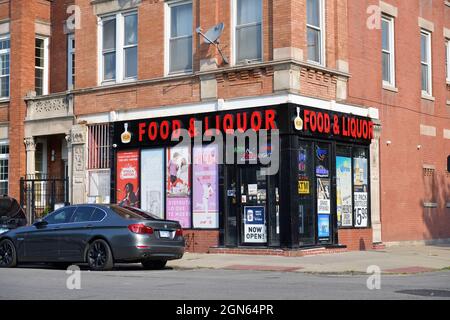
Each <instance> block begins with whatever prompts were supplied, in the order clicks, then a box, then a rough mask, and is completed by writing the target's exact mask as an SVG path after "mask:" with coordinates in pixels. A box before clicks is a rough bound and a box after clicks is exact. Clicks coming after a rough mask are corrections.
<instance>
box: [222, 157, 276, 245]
mask: <svg viewBox="0 0 450 320" xmlns="http://www.w3.org/2000/svg"><path fill="white" fill-rule="evenodd" d="M264 171H265V168H264V167H261V166H257V165H246V166H234V165H231V166H227V168H226V170H225V172H226V173H225V174H226V190H225V192H226V207H225V212H226V214H225V245H226V246H238V245H242V246H279V241H280V240H279V233H280V228H279V209H278V208H279V195H278V192H279V188H278V184H277V182H276V178H275V177H274V176H267V175H265V174H264Z"/></svg>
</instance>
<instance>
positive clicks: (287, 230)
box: [110, 103, 371, 248]
mask: <svg viewBox="0 0 450 320" xmlns="http://www.w3.org/2000/svg"><path fill="white" fill-rule="evenodd" d="M296 107H301V108H307V109H312V110H317V111H320V112H325V113H326V112H332V111H328V110H320V109H314V108H310V107H303V106H298V105H295V104H291V103H289V104H284V105H277V106H269V107H262V108H250V109H240V110H233V111H230V112H238V111H245V112H252V111H254V110H262V111H264V110H267V109H275V110H277V115H278V112H279V114H280V115H281V119H277V126H279V129H280V162H279V164H280V168H279V169H280V170H279V172H278V181H277V183H278V192H279V228H280V230H279V231H280V232H279V240H278V241H279V243H280V245H279V246H278V247H287V248H297V247H299V241H298V238H299V235H298V233H299V232H298V201H296V200H298V192H297V183H298V175H292V174H291V173H292V172H297V171H296V170H295V168H297V167H298V164H297V159H298V154H297V153H298V152H297V151H298V144H297V145H296V144H295V142H294V141H295V140H297V141H298V139H299V138H301V139H303V140H305V141H313V142H316V143H317V142H324V143H330V146H331V155H330V156H331V158H330V165H331V169H332V173H333V174H332V177H330V180H331V191H332V192H331V194H332V195H330V198H331V199H330V201H331V213H330V216H331V219H330V221H331V223H332V224H333V227H334V231H333V234H332V238H333V241H332V243H336V244H337V243H338V230H339V229H368V228H371V219H370V218H371V212H370V203H371V197H370V190H371V185H370V148H369V145H370V144H369V143H368V142H365V143H357V142H355V141H354V140H356V139H340V138H333V137H326V136H324V135H323V134H321V135H315V134H310V133H304V132H301V133H299V132H296V131H295V130H294V129H293V126H292V122H293V119H294V116H295V108H296ZM335 113H336V112H335ZM211 114H212V115H215V114H219V113H217V112H214V113H211ZM189 116H195V115H189ZM346 116H349V117H351V116H352V115H346ZM170 118H176V117H169V118H165V119H170ZM358 118H361V117H358ZM364 119H368V118H364ZM138 121H142V120H131V121H123V122H118V123H113V125H112V126H110V134H111V136H112V137H117V135H118V130H120V126H121V124H122V123H124V122H138ZM115 127H117V129H115ZM116 140H117V139H114V141H116ZM174 145H176V143H167V142H166V143H164V142H156V143H154V144H153V145H151V146H148V145H147V146H142V147H136V146H134V147H133V146H130V147H129V148H128V147H126V146H125V147H124V146H123V145H120V146H118V145H117V144H114V145H113V146H111V155H112V157H111V159H110V168H111V199H112V202H113V203H115V202H117V199H116V190H115V189H116V184H117V181H116V170H117V167H116V160H117V152H118V151H126V150H136V149H137V150H138V151H139V184H140V185H141V176H142V172H141V166H142V165H141V160H142V159H141V151H142V150H146V149H154V148H163V150H164V156H163V167H164V173H163V176H164V186H165V185H166V180H167V168H166V165H167V164H166V162H167V148H168V147H173V146H174ZM295 145H296V147H295ZM337 145H345V146H351V147H352V150H353V148H355V147H357V148H365V149H366V150H367V161H368V165H367V170H368V173H367V175H368V176H367V178H368V183H367V184H368V191H367V193H368V199H367V211H368V225H367V227H354V219H355V218H354V215H355V213H354V203H353V202H354V195H353V193H354V187H353V183H354V179H353V153H352V211H353V212H352V216H353V226H352V227H340V228H338V227H337V214H336V146H337ZM293 151H295V152H293ZM190 154H191V158H192V156H193V145H192V144H191V147H190ZM223 155H225V153H223ZM225 166H226V165H224V164H222V165H218V187H219V204H218V208H219V220H218V228H214V229H212V228H209V229H205V228H194V221H193V203H192V201H193V188H192V187H193V181H192V179H193V165H192V164H191V165H190V170H191V171H190V183H191V192H190V202H191V203H190V208H191V212H190V224H191V228H189V230H196V231H213V230H216V231H219V239H218V240H219V244H220V245H221V246H223V245H225V236H226V235H225V232H226V221H225V207H224V206H225V204H226V196H227V195H226V185H227V184H226V183H227V181H226V178H225V173H226V168H225ZM287 168H289V170H287ZM293 169H294V170H295V171H293ZM314 171H315V170H314ZM293 176H295V182H294V181H293V178H292V177H293ZM315 178H316V177H315ZM286 180H287V181H290V183H283V182H284V181H286ZM270 181H271V179H269V178H267V195H266V205H265V206H266V217H267V229H266V231H267V245H265V246H263V247H269V244H270V239H269V237H270V231H269V230H270V229H269V228H270V226H269V222H270V218H269V217H270V214H271V212H270V210H271V209H272V208H274V209H275V208H276V207H275V205H274V206H272V204H274V203H275V199H271V198H272V196H271V195H270V194H269V189H270V183H271V182H270ZM293 182H294V183H293ZM315 183H316V182H315ZM315 183H314V186H315ZM165 189H166V187H164V191H166V190H165ZM314 189H315V190H314V192H316V187H314ZM316 197H317V195H315V197H314V199H315V201H314V202H315V204H314V208H317V200H316ZM163 198H164V199H163V200H164V209H166V202H167V195H166V194H164V197H163ZM283 212H287V213H286V214H283ZM294 213H295V214H294ZM274 214H276V213H274ZM315 215H316V217H315V218H316V219H317V215H318V214H317V209H316V210H315ZM164 217H166V210H164ZM316 223H317V221H316ZM240 225H241V224H240V223H237V227H238V228H240ZM315 233H316V240H317V226H316V227H315ZM237 234H238V236H239V237H240V230H238V231H237ZM238 241H239V239H238ZM316 243H317V241H316ZM239 245H241V243H240V242H238V246H239ZM245 246H246V247H247V246H249V247H255V246H261V245H259V244H256V245H249V244H246V245H245Z"/></svg>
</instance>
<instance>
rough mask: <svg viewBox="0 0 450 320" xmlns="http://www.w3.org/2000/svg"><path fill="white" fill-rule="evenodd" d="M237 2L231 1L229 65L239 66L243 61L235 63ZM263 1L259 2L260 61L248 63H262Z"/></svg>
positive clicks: (235, 0)
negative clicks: (230, 52)
mask: <svg viewBox="0 0 450 320" xmlns="http://www.w3.org/2000/svg"><path fill="white" fill-rule="evenodd" d="M237 1H238V0H232V1H231V26H232V32H231V47H232V48H233V49H232V54H231V65H232V66H235V65H240V64H243V63H244V62H243V61H237V49H238V47H237V40H236V27H237ZM263 1H264V0H262V1H261V59H260V60H252V61H250V62H253V63H259V62H264V3H263Z"/></svg>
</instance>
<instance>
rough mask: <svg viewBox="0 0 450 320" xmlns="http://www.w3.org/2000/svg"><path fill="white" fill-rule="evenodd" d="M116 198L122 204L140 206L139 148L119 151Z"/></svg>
mask: <svg viewBox="0 0 450 320" xmlns="http://www.w3.org/2000/svg"><path fill="white" fill-rule="evenodd" d="M116 172H117V186H116V189H117V191H116V199H117V202H118V203H119V204H120V205H128V206H132V207H139V205H140V203H139V150H130V151H119V152H117V171H116Z"/></svg>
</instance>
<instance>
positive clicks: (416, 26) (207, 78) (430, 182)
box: [0, 0, 450, 251]
mask: <svg viewBox="0 0 450 320" xmlns="http://www.w3.org/2000/svg"><path fill="white" fill-rule="evenodd" d="M219 23H223V25H224V28H223V32H222V33H221V34H220V43H219V48H220V49H221V50H222V52H223V55H221V54H220V52H219V50H218V49H217V47H216V46H215V45H213V44H210V43H208V41H206V40H205V39H204V37H203V36H202V35H201V34H200V33H198V32H197V28H198V27H200V28H202V30H203V32H204V33H205V32H206V31H207V30H209V29H210V28H212V27H214V26H216V25H218V24H219ZM218 29H219V31H220V30H221V28H218ZM207 35H208V36H210V35H211V33H208V34H207ZM217 35H218V34H217ZM449 39H450V6H449V2H448V1H444V0H442V1H433V2H429V1H420V0H415V1H400V0H397V1H394V0H386V1H384V2H383V1H372V0H367V1H355V0H339V1H337V0H299V1H294V0H275V1H269V0H192V1H190V0H186V1H185V0H179V1H178V0H174V1H163V0H117V1H112V0H109V1H108V0H93V1H92V0H73V1H68V0H66V1H64V0H58V1H45V0H32V1H0V59H1V60H0V62H1V65H2V73H1V75H0V77H1V78H0V81H1V85H0V87H1V99H0V152H1V154H0V162H1V165H0V175H1V176H0V184H1V188H2V192H8V193H9V194H10V195H12V196H15V197H17V198H19V197H22V202H23V204H24V206H26V207H27V210H31V208H34V210H33V211H34V213H35V214H43V213H44V212H46V211H48V210H51V209H53V208H54V206H55V204H57V203H63V202H70V203H82V202H104V203H109V202H119V201H121V199H124V198H126V199H127V201H128V200H129V193H125V189H126V188H125V185H126V184H125V182H126V181H125V180H126V179H122V178H123V175H122V173H123V172H122V171H120V170H122V169H124V168H125V169H127V168H130V167H131V166H133V165H135V166H136V168H134V169H135V171H133V172H134V176H135V182H136V183H137V186H136V185H135V186H134V191H133V192H134V195H135V198H136V199H137V200H136V201H137V202H138V203H137V205H139V206H141V207H142V208H143V209H146V210H150V211H152V210H153V211H155V212H154V213H156V214H159V215H161V216H163V217H167V218H177V217H179V219H181V220H183V219H184V220H183V221H185V229H186V234H187V238H188V245H189V248H190V250H194V251H208V250H209V248H210V247H215V246H219V247H246V248H247V247H250V248H258V249H260V248H280V247H282V248H293V249H295V248H298V247H304V246H333V247H334V246H336V245H338V246H339V245H345V246H347V247H348V248H349V249H370V248H372V244H373V243H380V242H383V243H392V242H397V241H424V240H446V239H449V238H450V218H449V213H450V212H449V210H450V209H449V206H450V196H449V194H450V189H449V188H450V185H449V184H450V182H449V172H448V169H447V158H448V156H449V154H450V152H449V150H450V121H449V117H450V105H449V101H450V74H449V71H448V70H449V69H450V68H448V63H449V61H450V59H449V55H450V49H449V45H448V41H449ZM297 110H298V111H297ZM272 112H274V113H272ZM297 112H298V113H297ZM272 114H275V115H276V116H275V118H270V115H272ZM200 115H201V116H200ZM267 115H269V118H267ZM311 115H313V116H311ZM316 115H317V117H319V115H320V117H323V119H327V117H329V118H330V119H332V120H331V121H332V124H333V125H335V124H336V123H342V124H344V123H346V122H345V121H347V120H349V122H348V124H349V128H347V129H349V131H352V130H351V129H352V124H351V123H352V122H354V126H355V127H354V129H355V131H354V132H355V134H354V135H353V137H352V134H351V133H349V134H348V135H345V134H344V133H343V131H344V130H345V127H341V128H340V129H341V130H342V131H339V130H338V131H335V132H332V131H331V129H330V131H328V132H327V131H326V129H324V130H320V129H319V127H316V124H317V123H315V122H311V119H313V121H314V119H316V118H315V116H316ZM216 116H217V117H219V118H217V119H221V120H223V119H227V120H223V121H224V123H226V124H230V123H231V122H233V121H234V122H233V123H235V121H238V117H246V116H248V117H249V118H248V119H249V121H253V120H254V123H253V124H257V122H258V119H259V118H258V117H266V118H261V119H260V120H261V121H262V122H264V120H265V121H266V123H267V121H269V122H270V121H271V120H273V119H275V120H274V121H275V123H276V124H275V125H274V126H273V127H277V128H279V129H280V133H281V139H280V149H279V150H280V155H281V156H280V171H279V172H278V174H277V175H275V176H270V177H266V178H261V170H263V169H262V168H263V166H258V165H256V166H255V165H248V164H247V165H244V166H242V167H240V166H228V165H223V166H222V165H218V166H216V167H208V168H206V167H205V168H203V169H204V170H210V171H207V172H209V173H208V174H206V175H205V174H203V175H202V174H200V173H199V172H200V171H196V167H195V164H194V165H193V166H188V167H187V171H186V173H185V174H187V176H186V177H187V178H185V179H184V182H185V183H184V184H183V185H185V187H186V190H183V191H180V190H181V189H177V185H176V183H175V181H177V180H176V178H178V179H180V180H181V181H183V179H182V178H180V177H181V174H183V173H181V172H180V171H181V169H180V168H182V167H183V166H182V165H180V164H179V163H178V164H177V168H179V171H177V172H175V171H174V172H172V174H171V171H170V170H171V169H170V167H169V164H170V163H171V162H170V161H171V160H173V159H174V158H176V156H175V155H176V154H178V155H180V154H181V155H182V156H183V152H182V151H180V150H178V152H176V151H177V149H175V148H174V146H173V145H172V144H171V143H168V142H166V141H163V139H154V140H151V141H150V140H149V139H147V138H146V137H147V133H146V134H145V135H144V136H142V135H140V131H139V130H140V129H139V128H141V129H142V128H144V127H145V128H146V126H149V127H150V126H151V124H152V121H153V122H154V123H155V126H156V127H157V128H159V129H161V128H164V124H163V121H168V122H167V123H169V124H171V125H172V127H173V124H174V123H181V124H183V125H186V127H188V126H189V121H190V119H193V118H199V117H201V118H202V119H205V118H208V117H211V119H216ZM253 116H254V118H251V117H253ZM297 118H301V120H302V122H301V123H302V124H303V125H302V126H300V127H298V126H297V125H294V124H295V123H297V122H296V121H297ZM208 119H209V118H208ZM252 119H253V120H252ZM333 119H336V121H334V120H333ZM228 120H229V121H231V122H226V121H228ZM341 120H342V121H341ZM308 121H309V122H308ZM319 121H320V120H319ZM323 121H325V122H324V123H325V127H326V120H323ZM337 121H339V122H337ZM358 123H360V127H359V128H360V134H359V135H358V134H357V128H358V127H357V125H358ZM363 124H366V125H367V127H366V129H367V130H368V128H369V125H370V127H371V128H373V131H372V132H373V134H371V135H370V136H369V135H367V136H366V138H364V135H363V134H362V132H361V131H363V130H364V127H363ZM308 125H309V127H308ZM141 126H142V127H141ZM156 127H155V128H156ZM225 127H226V125H225ZM271 128H272V126H271ZM319 131H320V132H319ZM127 132H128V133H129V134H131V142H128V140H127V139H125V140H124V139H123V138H121V134H122V133H127ZM138 136H139V137H141V138H142V139H139V141H138V140H135V139H137V137H138ZM124 141H125V142H124ZM269 147H270V148H269ZM272 147H275V143H273V142H272V144H268V145H267V146H266V150H265V152H266V154H269V151H268V150H269V149H270V150H272ZM244 149H245V148H244ZM236 150H237V151H236V157H239V156H240V154H239V150H238V149H236ZM247 151H248V150H244V154H243V155H242V156H243V157H248V156H249V153H251V152H252V151H251V150H250V151H248V152H247ZM196 152H198V151H196V150H195V148H194V149H189V150H188V151H187V153H186V154H185V156H186V157H188V158H189V157H192V158H193V157H195V155H196ZM262 152H263V151H262V150H258V151H257V152H256V153H257V154H258V155H259V154H260V153H262ZM197 155H198V154H197ZM200 157H202V156H201V154H200ZM246 159H248V158H246ZM121 161H124V163H126V166H125V167H124V166H122V165H121V164H120V163H122V162H121ZM172 163H173V162H172ZM152 170H153V171H152ZM127 172H128V173H129V172H130V171H129V170H128V171H127ZM171 176H174V179H173V182H172V181H171V179H172V178H171ZM21 177H26V178H28V180H29V181H28V182H26V181H23V180H22V181H21V180H20V178H21ZM211 177H214V178H211ZM50 178H58V179H60V181H61V182H62V183H58V184H57V185H56V186H54V187H50V186H52V185H54V182H51V181H50V180H48V179H50ZM128 178H130V176H128ZM152 178H153V179H152ZM197 178H198V179H197ZM211 179H212V180H211ZM131 180H132V179H131ZM131 180H130V181H131ZM33 181H34V182H33ZM58 181H59V180H58ZM127 181H128V180H127ZM30 183H34V188H35V189H33V190H40V191H33V192H34V193H35V195H36V196H35V198H33V199H34V201H31V200H30V199H31V198H30V195H29V192H28V191H26V190H29V189H30V188H29V184H30ZM52 183H53V184H52ZM205 183H206V184H208V183H209V184H210V185H211V188H212V191H210V192H209V194H210V196H205V193H203V194H202V192H203V191H204V190H206V189H202V188H204V187H203V186H204V185H205ZM36 186H37V187H36ZM238 186H240V188H238ZM25 187H27V188H25ZM174 187H175V189H174ZM52 188H53V189H52ZM24 190H25V191H24ZM52 190H53V191H52ZM55 190H56V191H55ZM174 190H178V191H174ZM52 192H53V193H52ZM177 192H178V193H177ZM55 194H56V195H59V196H55ZM50 195H51V197H50ZM211 197H215V198H214V199H215V200H212V198H211ZM36 199H38V200H36ZM206 200H208V201H209V202H208V201H206ZM203 201H206V202H203ZM208 203H209V204H208ZM208 205H209V208H208ZM261 208H262V209H261ZM249 210H252V214H255V216H257V215H259V217H262V218H261V219H262V220H261V221H262V222H261V221H260V225H262V226H263V229H262V230H264V231H263V232H262V233H261V232H260V233H259V234H253V235H252V234H251V233H250V232H249V231H248V230H250V229H249V228H250V227H249V226H250V225H251V224H252V223H254V220H251V221H250V220H249V219H250V218H249V217H250V215H251V214H250V213H249ZM181 211H182V212H181ZM180 212H181V213H180ZM258 219H259V218H258ZM247 237H250V238H247ZM252 237H254V238H252ZM255 238H258V239H256V240H255ZM249 239H250V240H249ZM252 239H253V240H252Z"/></svg>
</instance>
